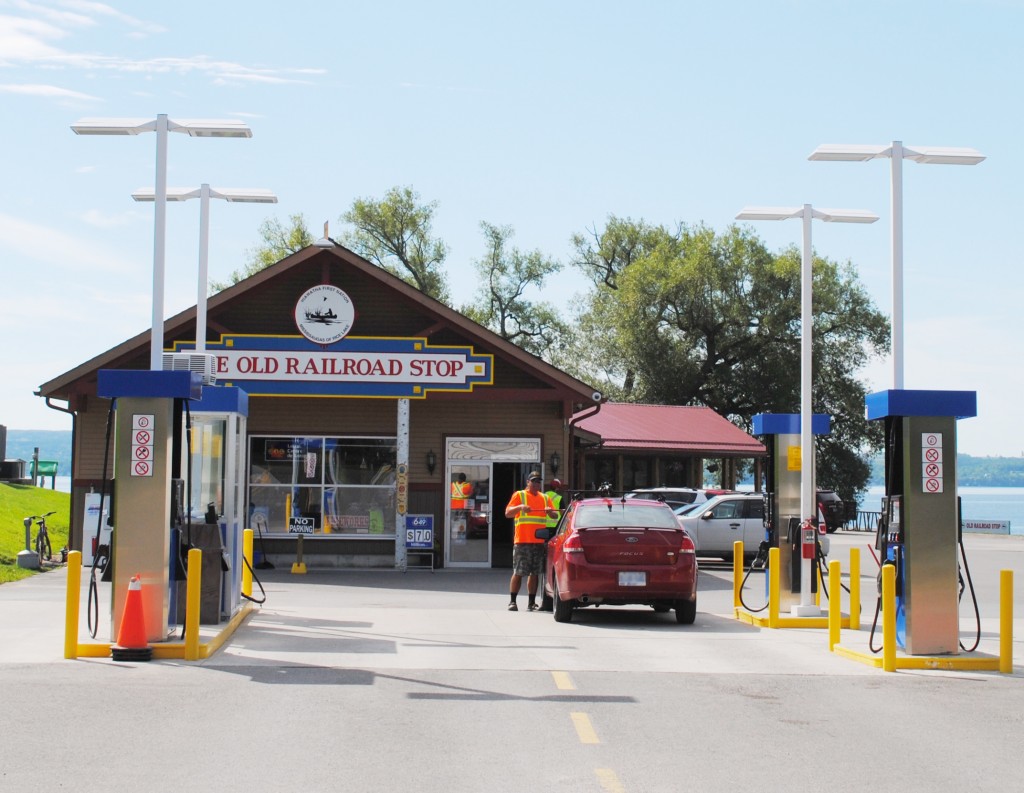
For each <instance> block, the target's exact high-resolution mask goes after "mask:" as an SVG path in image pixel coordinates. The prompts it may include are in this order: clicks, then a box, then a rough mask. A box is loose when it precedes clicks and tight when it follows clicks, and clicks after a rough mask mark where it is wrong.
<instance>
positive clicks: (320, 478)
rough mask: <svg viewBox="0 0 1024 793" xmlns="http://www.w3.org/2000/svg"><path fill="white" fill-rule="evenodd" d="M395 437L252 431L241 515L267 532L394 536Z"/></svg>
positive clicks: (252, 524) (254, 526) (253, 525)
mask: <svg viewBox="0 0 1024 793" xmlns="http://www.w3.org/2000/svg"><path fill="white" fill-rule="evenodd" d="M396 449H397V444H396V440H395V438H360V437H351V438H346V437H328V436H306V437H282V436H253V437H251V438H250V439H249V520H250V525H251V526H252V527H253V528H260V529H261V530H262V531H263V532H264V533H268V534H323V535H338V536H379V537H394V536H395V508H396V503H395V481H396V480H395V464H396Z"/></svg>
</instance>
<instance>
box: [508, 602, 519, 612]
mask: <svg viewBox="0 0 1024 793" xmlns="http://www.w3.org/2000/svg"><path fill="white" fill-rule="evenodd" d="M508 610H509V611H519V606H517V605H516V604H515V603H509V604H508Z"/></svg>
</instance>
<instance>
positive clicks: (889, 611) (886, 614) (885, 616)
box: [882, 564, 896, 672]
mask: <svg viewBox="0 0 1024 793" xmlns="http://www.w3.org/2000/svg"><path fill="white" fill-rule="evenodd" d="M882 669H883V670H884V671H886V672H895V671H896V566H895V565H891V564H883V565H882Z"/></svg>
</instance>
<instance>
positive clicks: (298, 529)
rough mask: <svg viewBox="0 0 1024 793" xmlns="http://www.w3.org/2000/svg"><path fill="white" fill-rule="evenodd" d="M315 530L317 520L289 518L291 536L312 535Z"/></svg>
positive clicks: (311, 518)
mask: <svg viewBox="0 0 1024 793" xmlns="http://www.w3.org/2000/svg"><path fill="white" fill-rule="evenodd" d="M315 530H316V518H313V517H308V518H307V517H294V516H292V517H290V518H288V533H289V534H312V533H313V532H314V531H315Z"/></svg>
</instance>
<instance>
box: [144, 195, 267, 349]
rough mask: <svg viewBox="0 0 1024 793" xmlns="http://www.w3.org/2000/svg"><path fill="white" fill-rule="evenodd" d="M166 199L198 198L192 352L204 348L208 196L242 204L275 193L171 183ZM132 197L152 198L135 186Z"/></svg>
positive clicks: (261, 201) (260, 200)
mask: <svg viewBox="0 0 1024 793" xmlns="http://www.w3.org/2000/svg"><path fill="white" fill-rule="evenodd" d="M165 192H166V195H165V199H166V200H167V201H188V200H189V199H190V198H198V199H199V288H198V291H197V293H196V352H203V351H205V350H206V295H207V292H208V287H207V283H206V282H207V280H208V276H207V272H208V271H209V258H210V199H211V198H220V199H223V200H224V201H228V202H237V203H244V204H276V203H277V196H276V195H274V194H273V193H272V192H270V191H269V190H263V189H258V188H257V189H246V188H238V187H215V188H211V187H210V185H208V184H202V185H200V186H199V187H198V188H181V187H172V188H168V189H166V191H165ZM132 198H134V199H135V200H136V201H154V200H156V193H155V192H154V191H153V190H136V191H135V192H134V193H132Z"/></svg>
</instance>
